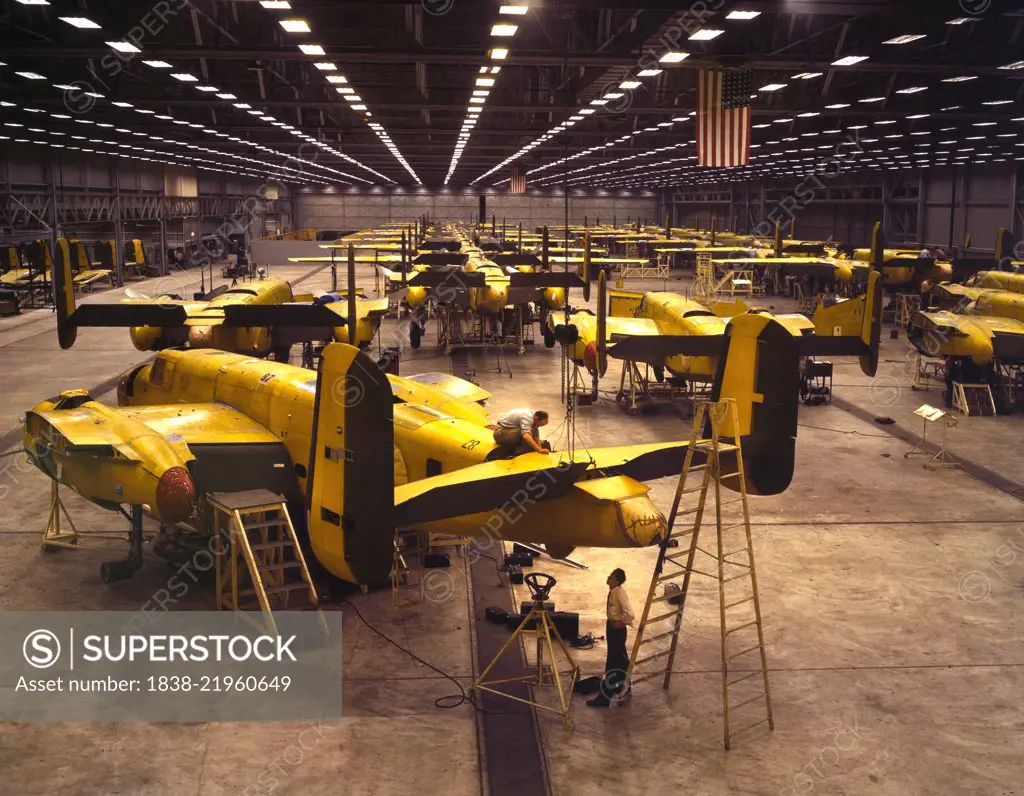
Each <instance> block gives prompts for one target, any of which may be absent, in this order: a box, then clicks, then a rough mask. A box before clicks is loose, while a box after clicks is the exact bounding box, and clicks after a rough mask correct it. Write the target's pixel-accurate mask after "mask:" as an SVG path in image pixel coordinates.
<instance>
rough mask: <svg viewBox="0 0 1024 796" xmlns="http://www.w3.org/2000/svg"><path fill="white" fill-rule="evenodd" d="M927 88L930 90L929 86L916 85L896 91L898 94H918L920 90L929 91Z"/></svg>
mask: <svg viewBox="0 0 1024 796" xmlns="http://www.w3.org/2000/svg"><path fill="white" fill-rule="evenodd" d="M927 90H928V86H914V87H912V88H901V89H900V90H899V91H897V92H896V93H897V94H917V93H918V92H921V91H927Z"/></svg>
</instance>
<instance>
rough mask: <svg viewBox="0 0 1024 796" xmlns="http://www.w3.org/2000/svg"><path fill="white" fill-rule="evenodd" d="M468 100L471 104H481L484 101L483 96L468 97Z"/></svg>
mask: <svg viewBox="0 0 1024 796" xmlns="http://www.w3.org/2000/svg"><path fill="white" fill-rule="evenodd" d="M469 101H470V103H471V104H473V105H483V104H484V102H485V101H486V98H485V97H470V98H469Z"/></svg>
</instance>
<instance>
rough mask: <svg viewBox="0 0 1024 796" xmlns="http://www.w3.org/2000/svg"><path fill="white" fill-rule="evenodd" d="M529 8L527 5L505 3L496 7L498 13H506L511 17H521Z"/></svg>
mask: <svg viewBox="0 0 1024 796" xmlns="http://www.w3.org/2000/svg"><path fill="white" fill-rule="evenodd" d="M529 10H530V7H529V6H519V5H507V6H502V7H501V8H499V9H498V13H499V14H508V15H509V16H513V17H521V16H523V14H525V13H526V12H527V11H529Z"/></svg>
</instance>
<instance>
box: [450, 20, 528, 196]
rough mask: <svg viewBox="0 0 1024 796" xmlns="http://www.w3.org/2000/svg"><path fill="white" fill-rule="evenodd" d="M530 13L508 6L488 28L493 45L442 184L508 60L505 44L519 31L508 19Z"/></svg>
mask: <svg viewBox="0 0 1024 796" xmlns="http://www.w3.org/2000/svg"><path fill="white" fill-rule="evenodd" d="M529 10H530V9H529V6H527V5H525V4H523V3H508V4H504V5H502V6H501V7H500V8H499V9H498V21H497V22H496V23H494V25H493V26H492V27H491V38H492V39H494V44H495V46H492V47H491V49H490V50H489V51H488V53H487V55H488V57H489V58H490V62H489V63H487V64H485V65H483V66H481V67H480V71H479V73H478V74H477V78H476V85H475V86H474V88H473V96H472V97H470V98H469V108H468V109H467V110H466V118H465V120H464V121H463V122H462V129H461V130H459V137H458V140H457V141H456V142H455V150H454V151H453V152H452V160H451V163H450V164H449V165H448V174H447V175H446V176H445V178H444V184H445V185H448V183H450V182H451V179H452V175H454V174H455V170H456V169H457V168H458V167H459V161H460V160H461V159H462V153H463V152H464V151H465V149H466V145H467V144H468V143H469V138H470V136H471V135H472V134H473V128H474V127H476V124H477V122H478V121H480V114H482V113H483V110H484V104H485V103H486V102H487V98H488V97H489V96H490V93H491V91H492V89H493V88H494V84H495V83H496V82H497V77H495V76H496V75H497V74H498V73H499V72H500V71H501V62H502V61H504V60H505V59H506V58H508V53H509V47H508V46H504V45H508V44H510V43H511V40H512V37H513V36H515V35H516V32H517V31H518V30H519V26H518V25H516V24H513V23H512V22H510V21H508V20H509V19H515V18H518V17H522V16H524V15H525V14H526V12H527V11H529ZM497 45H502V46H497Z"/></svg>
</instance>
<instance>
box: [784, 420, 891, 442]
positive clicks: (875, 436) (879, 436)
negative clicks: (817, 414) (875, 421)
mask: <svg viewBox="0 0 1024 796" xmlns="http://www.w3.org/2000/svg"><path fill="white" fill-rule="evenodd" d="M797 425H798V426H800V428H813V429H816V430H817V431H831V432H832V433H834V434H855V435H857V436H860V437H870V438H871V439H895V437H893V435H892V434H865V433H864V432H863V431H843V430H842V429H839V428H825V427H824V426H812V425H810V424H808V423H797Z"/></svg>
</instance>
